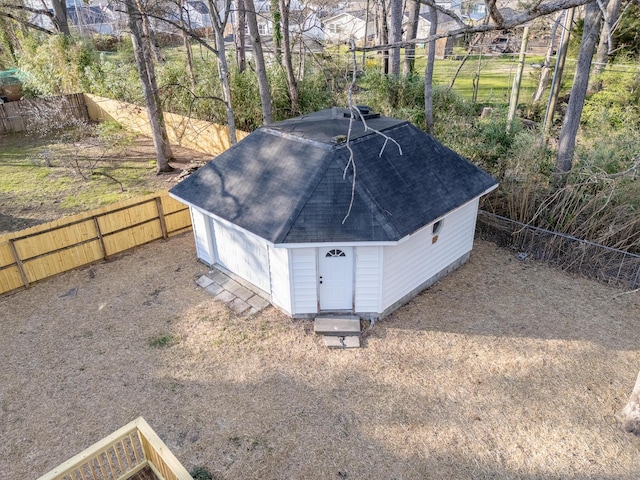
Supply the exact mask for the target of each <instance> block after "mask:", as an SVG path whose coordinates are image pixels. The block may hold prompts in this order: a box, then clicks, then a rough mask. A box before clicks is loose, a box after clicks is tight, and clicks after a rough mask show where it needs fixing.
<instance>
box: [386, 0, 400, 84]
mask: <svg viewBox="0 0 640 480" xmlns="http://www.w3.org/2000/svg"><path fill="white" fill-rule="evenodd" d="M390 1H391V4H390V8H389V14H390V15H389V16H390V22H389V26H390V29H389V30H390V34H391V43H400V42H401V41H402V13H403V9H402V7H403V3H402V0H390ZM389 73H390V74H391V75H393V76H394V77H399V76H400V47H393V48H391V49H390V50H389Z"/></svg>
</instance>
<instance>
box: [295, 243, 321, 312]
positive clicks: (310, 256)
mask: <svg viewBox="0 0 640 480" xmlns="http://www.w3.org/2000/svg"><path fill="white" fill-rule="evenodd" d="M290 258H291V276H292V278H291V284H292V287H293V302H292V303H293V312H292V313H293V314H296V313H300V314H302V313H317V312H318V279H317V277H318V274H317V273H316V249H315V248H293V249H291V257H290Z"/></svg>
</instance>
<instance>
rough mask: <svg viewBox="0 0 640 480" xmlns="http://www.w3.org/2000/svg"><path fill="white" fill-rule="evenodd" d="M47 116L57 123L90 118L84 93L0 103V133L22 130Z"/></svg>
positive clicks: (64, 123) (68, 122) (50, 120)
mask: <svg viewBox="0 0 640 480" xmlns="http://www.w3.org/2000/svg"><path fill="white" fill-rule="evenodd" d="M43 116H46V117H47V118H48V121H49V122H51V123H55V124H57V125H61V126H62V125H69V124H70V123H71V122H70V121H71V120H72V119H77V120H87V121H88V120H89V115H88V112H87V106H86V103H85V99H84V95H83V94H82V93H74V94H71V95H60V96H57V97H48V98H36V99H33V100H20V101H17V102H7V103H3V104H0V133H14V132H22V131H25V130H27V129H28V128H29V126H33V123H34V119H35V120H36V121H37V120H38V119H40V118H42V117H43Z"/></svg>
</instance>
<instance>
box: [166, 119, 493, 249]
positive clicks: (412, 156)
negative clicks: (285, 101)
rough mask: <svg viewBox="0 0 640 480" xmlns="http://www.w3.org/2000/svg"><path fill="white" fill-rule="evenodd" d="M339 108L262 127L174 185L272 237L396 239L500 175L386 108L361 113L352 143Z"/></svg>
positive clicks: (181, 194) (191, 199) (195, 201)
mask: <svg viewBox="0 0 640 480" xmlns="http://www.w3.org/2000/svg"><path fill="white" fill-rule="evenodd" d="M343 112H344V110H342V109H329V110H324V111H321V112H317V113H316V114H312V115H307V116H304V117H298V118H297V119H291V120H286V121H284V122H280V123H278V124H275V125H271V126H269V127H263V128H261V129H258V130H256V131H255V132H253V133H252V134H251V135H249V136H248V137H246V138H245V139H244V140H242V141H241V142H239V143H238V144H236V145H234V146H233V147H231V148H230V149H229V150H227V151H226V152H224V153H222V154H221V155H220V156H218V157H217V158H216V159H215V160H213V161H211V162H209V163H208V164H207V165H206V166H205V167H202V168H200V169H199V170H198V171H196V172H195V173H193V174H192V175H191V176H189V177H188V178H186V179H185V180H184V181H183V182H181V183H179V184H178V185H176V186H175V187H173V188H172V189H171V193H172V194H173V195H174V196H176V197H177V198H180V199H183V200H184V201H186V202H187V203H190V204H192V205H195V206H197V207H198V208H201V209H203V210H205V211H209V212H211V213H213V214H214V215H216V216H218V217H221V218H224V219H225V220H228V221H230V222H233V223H235V224H237V225H238V226H240V227H242V228H244V229H246V230H248V231H250V232H252V233H255V234H256V235H258V236H260V237H263V238H265V239H267V240H269V241H270V242H272V243H276V244H277V243H312V242H347V241H354V242H357V241H395V240H399V239H400V238H403V237H405V236H406V235H408V234H411V233H413V232H415V231H416V230H418V229H419V228H421V227H423V226H425V225H427V224H428V223H430V222H432V221H434V220H435V219H437V218H438V217H441V216H443V215H445V214H446V213H448V212H450V211H451V210H453V209H455V208H456V207H458V206H460V205H462V204H464V203H466V202H468V201H469V200H472V199H473V198H475V197H477V196H479V195H481V194H482V193H483V192H485V191H486V190H487V189H489V188H491V187H492V186H494V185H496V181H495V179H494V178H493V177H491V176H490V175H488V174H487V173H485V172H483V171H482V170H480V169H479V168H478V167H476V166H475V165H473V164H472V163H470V162H469V161H467V160H466V159H464V158H463V157H461V156H460V155H458V154H457V153H455V152H453V151H452V150H450V149H448V148H446V147H445V146H443V145H442V144H440V143H439V142H437V141H436V140H434V139H433V138H432V137H430V136H428V135H427V134H426V133H424V132H422V131H420V130H419V129H417V128H416V127H414V126H413V125H411V124H409V123H407V122H403V121H399V120H395V119H389V118H384V117H381V118H375V119H371V120H368V121H367V124H368V125H369V126H370V127H372V128H375V129H376V130H378V131H381V132H383V133H384V134H385V135H388V136H389V137H391V138H393V139H394V140H395V141H396V142H398V144H399V145H400V147H401V148H402V155H400V152H399V149H398V147H397V145H395V144H394V143H393V142H388V143H387V145H386V146H385V148H384V150H383V152H382V155H381V156H379V154H380V151H381V149H382V146H383V144H384V141H385V139H384V137H382V136H381V135H378V134H376V133H374V132H370V131H369V132H365V129H364V128H363V125H362V123H361V122H354V129H353V132H352V139H353V140H352V142H351V148H352V149H353V152H354V159H355V162H356V167H357V169H356V182H355V186H356V188H355V193H354V198H353V204H352V205H351V212H350V214H349V216H348V217H347V219H346V220H345V221H344V223H342V222H343V219H344V217H345V215H346V214H347V211H348V210H349V206H350V204H351V195H352V193H351V192H352V178H353V176H352V170H351V168H348V169H347V175H346V178H343V173H344V171H345V166H346V165H347V162H348V159H349V151H348V149H347V148H346V145H345V144H344V143H341V144H336V143H335V142H334V141H333V139H334V137H336V136H337V135H346V134H347V128H348V123H349V120H348V119H347V118H344V117H343V115H342V113H343Z"/></svg>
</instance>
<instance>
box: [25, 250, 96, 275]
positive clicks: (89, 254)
mask: <svg viewBox="0 0 640 480" xmlns="http://www.w3.org/2000/svg"><path fill="white" fill-rule="evenodd" d="M101 258H103V257H102V250H101V248H100V243H99V242H98V241H97V240H95V241H93V242H88V243H83V244H81V245H77V246H75V247H71V248H67V249H64V250H60V251H58V252H52V253H49V254H47V255H43V256H40V257H38V258H34V259H33V260H27V261H26V262H24V271H25V273H26V275H27V279H28V280H29V282H35V281H37V280H42V279H43V278H47V277H51V276H53V275H57V274H58V273H62V272H66V271H68V270H72V269H74V268H77V267H81V266H83V265H87V264H88V263H93V262H95V261H96V260H100V259H101Z"/></svg>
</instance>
